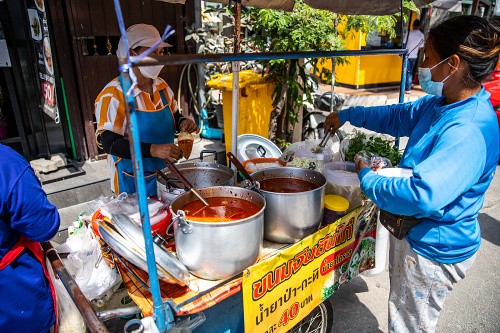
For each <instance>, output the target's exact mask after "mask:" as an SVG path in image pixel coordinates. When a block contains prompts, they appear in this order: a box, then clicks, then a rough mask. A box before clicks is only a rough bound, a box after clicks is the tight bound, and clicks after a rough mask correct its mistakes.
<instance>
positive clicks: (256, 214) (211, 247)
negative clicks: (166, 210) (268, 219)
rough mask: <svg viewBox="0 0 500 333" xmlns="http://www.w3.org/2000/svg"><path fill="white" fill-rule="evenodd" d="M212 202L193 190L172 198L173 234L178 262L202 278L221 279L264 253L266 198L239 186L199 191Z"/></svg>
mask: <svg viewBox="0 0 500 333" xmlns="http://www.w3.org/2000/svg"><path fill="white" fill-rule="evenodd" d="M198 192H199V193H200V194H201V195H202V196H203V197H204V198H205V199H206V200H207V201H208V203H209V206H204V205H203V203H202V202H201V201H200V200H199V199H198V198H197V197H196V196H195V195H194V194H193V193H191V192H186V193H184V194H181V195H179V196H178V197H177V198H175V199H174V201H173V202H172V205H171V207H170V209H171V211H172V213H173V214H174V218H173V223H174V238H175V244H176V250H177V256H178V257H179V260H180V261H181V262H182V263H183V264H184V265H185V266H186V267H187V268H188V269H189V271H190V272H191V273H192V274H193V275H196V276H198V277H201V278H204V279H207V280H219V279H225V278H228V277H231V276H233V275H235V274H238V273H240V272H242V271H243V270H245V269H246V268H247V267H249V266H251V265H253V264H254V263H255V262H256V261H257V259H258V257H259V254H260V250H261V248H262V241H263V233H264V209H265V207H266V201H265V199H264V197H263V196H262V195H260V194H259V193H257V192H255V191H252V190H248V189H245V188H241V187H232V186H213V187H206V188H202V189H198Z"/></svg>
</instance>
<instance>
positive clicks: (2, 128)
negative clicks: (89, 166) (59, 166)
mask: <svg viewBox="0 0 500 333" xmlns="http://www.w3.org/2000/svg"><path fill="white" fill-rule="evenodd" d="M121 2H122V6H123V14H124V17H125V24H126V26H127V27H128V26H130V25H132V24H136V23H147V24H152V25H154V26H155V27H156V28H157V29H158V30H159V31H163V30H164V29H165V27H166V26H167V25H168V24H170V25H171V26H172V27H173V28H174V29H175V30H176V34H175V35H174V36H173V37H171V38H170V39H169V42H170V43H171V44H172V45H173V46H172V47H169V48H168V50H167V52H169V53H172V54H175V53H182V54H183V53H189V50H187V49H186V46H185V43H184V30H185V29H184V27H185V26H186V25H191V24H192V22H194V5H193V4H190V5H185V6H183V5H181V4H168V3H164V2H161V1H152V0H148V1H142V2H138V1H136V0H128V1H127V0H126V1H121ZM119 38H120V33H119V29H118V24H117V21H116V16H115V12H114V8H113V2H112V1H102V2H101V1H93V0H83V1H82V0H69V1H63V0H21V1H19V0H5V1H0V143H2V144H6V145H9V146H11V147H12V148H14V149H15V150H17V151H18V152H19V153H20V154H22V155H23V156H24V157H26V159H28V160H34V159H39V158H50V156H51V155H55V154H62V155H64V156H66V157H67V158H68V159H71V160H75V161H85V160H88V159H98V158H100V157H102V156H103V151H102V150H99V149H98V147H97V145H96V138H95V129H96V121H95V116H94V101H95V98H96V97H97V95H98V94H99V92H100V91H101V89H102V88H104V86H105V85H106V84H107V83H108V82H109V81H111V80H112V79H113V78H115V77H116V76H118V74H119V73H118V58H117V57H116V55H115V52H116V48H117V45H118V41H119ZM4 59H5V60H4ZM181 71H182V67H180V66H168V67H165V69H164V70H163V71H162V73H161V74H160V76H161V77H162V78H164V79H165V80H166V82H167V83H168V84H169V86H170V87H171V88H172V89H173V90H174V91H175V92H176V95H177V91H178V85H179V79H180V74H181ZM186 81H187V80H184V82H186ZM184 85H185V86H186V87H185V89H186V91H187V83H184ZM183 96H187V94H183ZM180 103H181V105H182V109H183V110H188V109H189V108H188V105H187V103H188V102H187V100H186V99H185V98H184V100H181V101H180Z"/></svg>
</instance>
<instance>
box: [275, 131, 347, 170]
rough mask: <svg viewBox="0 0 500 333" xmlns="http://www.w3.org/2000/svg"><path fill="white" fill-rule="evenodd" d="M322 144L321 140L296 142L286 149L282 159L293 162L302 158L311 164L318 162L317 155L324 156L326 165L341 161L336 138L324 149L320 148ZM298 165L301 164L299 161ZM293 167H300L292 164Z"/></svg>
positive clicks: (329, 141)
mask: <svg viewBox="0 0 500 333" xmlns="http://www.w3.org/2000/svg"><path fill="white" fill-rule="evenodd" d="M320 142H321V140H319V139H318V140H305V141H300V142H295V143H293V144H291V145H290V146H288V147H287V148H286V149H285V151H284V152H283V154H282V155H281V157H280V159H281V160H282V161H284V162H291V161H293V160H294V159H296V158H301V159H302V161H307V160H309V162H316V160H317V155H318V154H322V155H323V157H324V159H323V162H324V163H327V162H330V161H339V160H340V152H339V149H340V142H339V141H338V138H337V137H336V136H334V137H333V139H332V140H328V142H327V144H326V145H325V147H323V148H321V147H318V145H319V144H320ZM296 163H299V164H300V162H298V161H297V162H296ZM302 164H303V163H302ZM308 164H309V163H307V165H308ZM287 165H288V164H287ZM291 166H298V165H293V164H292V165H291ZM307 167H308V166H306V168H307Z"/></svg>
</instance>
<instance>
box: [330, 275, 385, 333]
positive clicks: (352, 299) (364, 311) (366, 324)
mask: <svg viewBox="0 0 500 333" xmlns="http://www.w3.org/2000/svg"><path fill="white" fill-rule="evenodd" d="M365 292H368V286H367V285H366V282H365V281H364V280H363V279H362V278H360V277H356V278H354V279H352V280H351V281H349V283H348V284H346V285H343V286H342V287H340V288H339V290H337V291H336V292H335V293H334V294H333V296H332V297H330V298H329V299H328V300H329V301H330V302H331V304H332V308H333V319H332V320H333V326H332V331H331V332H332V333H334V332H335V333H336V332H359V333H374V332H383V331H381V330H380V329H378V327H379V323H378V321H377V318H376V317H375V315H374V314H373V313H372V312H371V311H370V309H368V308H367V307H366V306H365V305H364V304H363V303H361V302H360V301H359V298H358V296H357V295H356V294H358V293H365ZM384 306H387V305H386V303H384Z"/></svg>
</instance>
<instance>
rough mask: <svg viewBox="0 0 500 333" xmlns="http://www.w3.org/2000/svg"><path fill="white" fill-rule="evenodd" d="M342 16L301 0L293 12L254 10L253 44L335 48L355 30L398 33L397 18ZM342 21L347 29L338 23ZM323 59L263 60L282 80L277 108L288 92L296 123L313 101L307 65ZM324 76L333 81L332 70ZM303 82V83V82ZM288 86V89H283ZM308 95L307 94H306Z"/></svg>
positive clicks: (276, 48)
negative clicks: (306, 102)
mask: <svg viewBox="0 0 500 333" xmlns="http://www.w3.org/2000/svg"><path fill="white" fill-rule="evenodd" d="M403 6H404V7H407V8H411V9H416V7H415V5H414V3H413V1H412V0H404V4H403ZM398 16H399V13H397V14H395V15H387V16H366V15H338V14H335V13H332V12H330V11H327V10H318V9H313V8H311V7H309V6H307V5H305V4H304V3H303V2H302V1H301V0H296V2H295V7H294V10H293V11H292V12H291V13H288V12H283V11H278V10H272V9H252V10H251V11H250V17H251V21H250V24H251V25H252V26H253V30H254V33H253V34H252V35H251V36H249V42H250V43H252V45H253V47H254V48H256V49H258V50H260V51H265V52H295V51H333V50H343V49H345V41H344V40H346V39H347V38H349V37H350V36H349V34H352V32H353V31H360V32H363V33H369V32H371V31H376V30H379V31H382V32H385V33H387V34H389V35H390V36H391V38H393V37H395V36H396V33H395V27H396V23H397V17H398ZM341 23H342V26H343V27H344V28H343V29H341V30H339V29H338V26H339V25H340V24H341ZM322 60H323V59H304V63H301V62H299V61H298V60H283V59H281V60H271V61H265V62H263V66H264V68H265V69H266V71H267V72H268V73H269V74H271V76H272V77H273V78H275V79H276V80H277V81H278V84H277V85H276V88H275V90H274V95H273V101H274V103H273V105H274V106H275V107H276V106H277V105H278V103H279V102H280V101H281V99H282V96H284V95H286V103H285V106H284V108H285V110H284V111H285V112H286V114H287V116H288V118H289V121H290V123H291V124H292V125H293V124H294V123H295V122H296V121H297V114H296V110H297V109H298V108H300V107H302V104H303V102H304V101H305V100H308V101H310V102H312V100H311V90H312V88H313V86H314V84H313V82H312V81H314V80H315V79H314V78H313V77H312V76H311V75H310V73H309V72H306V71H305V70H304V68H308V67H309V65H312V66H315V65H316V63H317V62H318V61H322ZM336 63H337V65H343V64H346V63H348V62H347V61H346V59H345V58H343V57H338V58H336ZM322 74H323V75H324V77H326V79H327V80H328V81H330V82H331V76H332V73H331V71H328V70H324V71H323V73H322ZM299 82H302V83H299ZM284 89H286V91H283V90H284ZM302 96H305V97H302Z"/></svg>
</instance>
